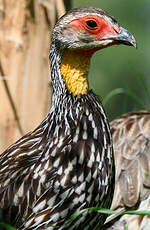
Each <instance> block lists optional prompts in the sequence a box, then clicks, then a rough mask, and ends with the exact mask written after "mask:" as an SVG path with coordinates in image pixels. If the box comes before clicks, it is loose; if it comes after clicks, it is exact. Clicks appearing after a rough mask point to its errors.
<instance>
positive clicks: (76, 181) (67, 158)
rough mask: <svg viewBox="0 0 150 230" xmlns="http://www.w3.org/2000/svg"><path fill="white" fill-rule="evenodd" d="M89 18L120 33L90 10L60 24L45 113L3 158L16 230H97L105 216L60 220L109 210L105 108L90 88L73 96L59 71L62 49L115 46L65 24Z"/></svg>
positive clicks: (1, 186) (1, 191)
mask: <svg viewBox="0 0 150 230" xmlns="http://www.w3.org/2000/svg"><path fill="white" fill-rule="evenodd" d="M88 15H90V17H91V16H92V17H99V20H102V21H104V22H105V24H106V25H108V27H109V28H111V30H112V32H113V33H116V34H115V35H117V32H115V30H114V26H117V27H118V28H120V27H119V24H118V23H117V21H116V20H115V19H114V18H113V17H112V16H111V15H109V14H108V13H106V12H104V11H102V10H101V9H97V8H93V7H84V8H80V9H74V10H72V11H70V12H69V13H67V14H66V15H65V16H63V17H62V18H61V19H60V20H59V21H58V23H57V24H56V25H55V27H54V30H53V34H52V43H51V49H50V64H51V79H52V86H53V96H52V107H51V109H50V112H49V114H48V116H47V117H46V118H45V119H44V121H43V122H42V123H41V124H40V125H39V126H38V127H37V128H36V129H35V130H34V131H32V132H30V133H28V134H27V135H25V136H24V137H22V138H21V139H20V140H18V141H17V142H16V143H15V144H13V145H12V146H10V147H9V148H8V149H7V150H6V151H5V152H4V153H3V154H1V155H0V166H1V167H0V207H1V208H4V209H5V210H8V211H9V212H8V213H9V214H10V215H11V214H12V212H13V216H14V215H15V214H16V217H17V218H14V219H13V221H14V222H13V224H14V225H15V226H17V227H18V228H19V229H20V230H30V229H32V230H33V229H34V230H41V229H42V230H43V229H45V230H50V229H51V227H52V226H55V227H56V226H58V228H57V229H58V230H62V229H65V230H77V229H83V228H85V229H86V230H91V229H93V227H94V229H95V230H97V229H100V228H101V227H102V225H103V223H104V220H105V218H106V216H103V215H101V214H100V213H97V214H95V213H94V212H91V211H87V212H85V213H83V214H82V215H81V216H79V217H78V218H77V219H76V220H74V221H73V223H68V225H65V223H66V221H67V220H68V219H69V218H70V217H71V216H72V215H73V214H75V213H76V212H77V211H80V210H81V209H85V208H89V207H94V206H101V205H102V206H103V207H104V208H109V207H110V202H111V198H112V195H113V183H114V181H113V179H114V162H113V150H112V142H111V135H110V128H109V124H108V120H107V117H106V115H105V111H104V109H103V107H102V105H101V102H100V100H99V99H98V97H97V96H96V95H95V94H94V93H93V92H92V91H90V90H87V93H85V94H81V95H74V94H72V93H71V92H70V91H69V90H68V88H67V85H66V84H65V80H64V77H63V73H61V63H62V62H63V61H62V60H63V55H65V52H64V50H66V49H68V50H69V51H70V49H71V51H72V52H73V50H75V49H79V50H82V49H83V50H84V51H86V52H88V51H89V50H88V49H90V51H91V48H96V49H97V48H98V47H99V48H100V49H102V48H105V47H106V46H108V45H109V44H110V45H113V44H116V43H117V40H116V39H111V40H109V39H108V40H98V38H97V36H95V35H94V36H92V35H91V34H90V33H87V32H85V31H82V30H79V29H75V28H74V27H73V26H71V25H70V22H72V21H73V20H76V19H79V18H82V17H86V16H88ZM108 27H107V28H108ZM122 29H123V28H122ZM124 31H125V30H124ZM106 32H107V31H106ZM68 34H69V36H68ZM126 35H128V36H129V38H130V40H131V41H130V42H129V41H128V43H129V44H130V45H134V46H135V40H134V38H133V37H132V36H131V35H130V34H129V33H128V34H127V32H126ZM126 39H127V38H126ZM79 67H80V66H77V68H79ZM98 194H99V195H98Z"/></svg>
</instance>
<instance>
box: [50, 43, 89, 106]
mask: <svg viewBox="0 0 150 230" xmlns="http://www.w3.org/2000/svg"><path fill="white" fill-rule="evenodd" d="M92 54H93V52H92V51H91V52H86V51H82V52H81V51H73V50H69V49H68V50H61V49H60V47H59V46H58V45H57V44H56V43H55V40H54V41H52V43H51V49H50V63H51V78H52V86H53V97H52V104H54V106H57V104H59V103H60V101H61V99H62V98H64V97H66V96H67V95H68V94H71V95H73V96H79V97H80V96H81V95H83V94H87V93H88V91H89V83H88V73H89V68H90V59H91V56H92Z"/></svg>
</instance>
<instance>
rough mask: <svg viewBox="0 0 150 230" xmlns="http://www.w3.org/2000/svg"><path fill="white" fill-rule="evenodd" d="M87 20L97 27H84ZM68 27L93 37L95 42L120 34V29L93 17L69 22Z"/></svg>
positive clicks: (89, 16)
mask: <svg viewBox="0 0 150 230" xmlns="http://www.w3.org/2000/svg"><path fill="white" fill-rule="evenodd" d="M89 20H93V21H95V22H96V24H97V27H95V28H89V27H88V26H87V25H86V22H87V21H89ZM69 25H71V26H74V27H76V28H77V29H79V30H84V31H86V32H87V33H89V34H90V35H94V36H95V37H96V38H97V40H100V39H101V38H103V37H105V36H108V35H111V34H118V33H119V32H120V28H119V27H118V26H117V25H114V26H112V25H109V24H108V23H107V22H106V21H105V20H104V19H103V18H100V17H98V16H93V15H88V16H85V17H82V18H79V19H75V20H73V21H72V22H70V23H69Z"/></svg>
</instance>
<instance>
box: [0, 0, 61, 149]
mask: <svg viewBox="0 0 150 230" xmlns="http://www.w3.org/2000/svg"><path fill="white" fill-rule="evenodd" d="M62 3H63V2H62V1H61V0H56V1H55V0H19V1H16V0H0V152H1V151H2V150H4V149H5V148H6V147H8V146H9V145H10V144H11V143H13V142H14V141H16V140H17V139H18V138H19V137H21V136H22V135H23V134H25V133H26V132H28V131H30V130H32V129H33V128H35V127H36V126H37V125H38V124H40V122H41V121H42V120H43V118H44V117H45V115H46V113H47V111H48V108H49V107H50V95H51V90H50V84H49V83H50V71H49V58H48V56H49V44H50V33H51V30H52V28H53V26H54V24H55V21H56V17H57V16H60V15H61V14H63V13H64V9H65V8H64V7H62V6H63V4H62ZM57 11H58V12H57Z"/></svg>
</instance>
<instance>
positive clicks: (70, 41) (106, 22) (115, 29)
mask: <svg viewBox="0 0 150 230" xmlns="http://www.w3.org/2000/svg"><path fill="white" fill-rule="evenodd" d="M54 35H55V39H56V40H57V42H59V44H60V45H61V47H62V48H63V49H64V48H67V49H74V50H75V49H76V50H80V49H82V50H83V49H86V50H87V49H90V50H92V49H95V48H97V49H102V48H105V47H106V46H109V45H114V44H125V45H130V46H134V47H136V41H135V39H134V37H133V36H132V35H131V34H130V33H129V32H128V31H127V30H125V29H124V28H122V27H121V26H120V25H119V23H118V22H117V21H116V20H115V18H114V17H112V16H111V15H110V14H108V13H106V12H105V11H103V10H101V9H98V8H94V7H83V8H77V9H73V10H71V11H69V12H68V13H67V14H65V15H64V16H63V17H62V18H61V19H60V20H59V21H58V22H57V24H56V26H55V29H54Z"/></svg>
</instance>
